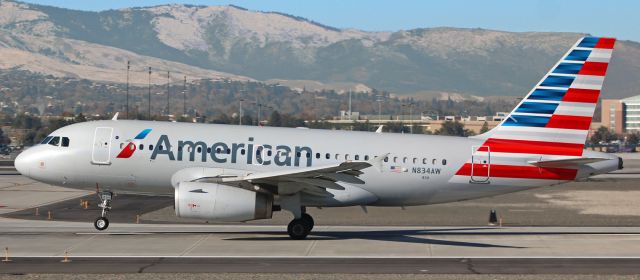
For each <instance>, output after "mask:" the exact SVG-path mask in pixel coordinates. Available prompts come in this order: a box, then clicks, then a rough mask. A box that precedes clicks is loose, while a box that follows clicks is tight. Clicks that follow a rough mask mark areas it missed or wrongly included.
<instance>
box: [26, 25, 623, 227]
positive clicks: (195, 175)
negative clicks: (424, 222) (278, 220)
mask: <svg viewBox="0 0 640 280" xmlns="http://www.w3.org/2000/svg"><path fill="white" fill-rule="evenodd" d="M614 44H615V39H613V38H600V37H583V38H581V39H580V40H578V42H577V43H576V44H575V45H574V46H573V47H572V48H571V49H570V50H569V51H568V52H567V53H566V54H565V55H564V56H563V57H562V58H561V59H560V61H558V62H557V63H556V64H555V65H554V66H553V67H552V68H551V70H550V71H549V72H548V73H547V74H546V75H545V76H544V77H543V78H542V79H541V80H540V82H538V83H537V85H536V86H535V87H534V88H533V89H532V90H531V91H530V92H529V93H528V94H527V95H526V97H525V98H523V99H522V100H521V101H520V102H519V103H518V105H517V106H516V107H515V108H514V109H513V111H512V112H511V113H510V114H509V115H508V116H507V117H506V118H505V119H504V120H503V121H502V122H501V123H500V124H499V125H498V126H496V127H495V128H493V129H492V130H490V131H488V132H486V133H484V134H481V135H477V136H472V137H453V136H437V135H416V134H394V133H379V132H380V131H378V133H373V132H357V131H329V130H316V129H298V128H278V127H258V126H236V125H216V124H197V123H172V122H156V121H140V120H118V119H117V114H116V117H114V118H113V119H112V120H101V121H90V122H83V123H76V124H72V125H69V126H66V127H63V128H60V129H58V130H56V131H54V132H53V133H51V135H49V136H47V137H46V138H44V139H43V140H42V142H41V143H40V144H38V145H35V146H33V147H31V148H29V149H27V150H25V151H24V152H22V153H21V154H20V155H19V156H18V157H17V158H16V159H15V167H16V168H17V170H18V171H19V172H20V173H21V174H23V175H24V176H27V177H29V178H32V179H34V180H37V181H40V182H44V183H47V184H52V185H59V186H64V187H69V188H77V189H85V190H93V189H94V188H97V191H98V192H99V199H100V204H99V207H100V208H101V209H102V213H101V215H100V217H98V218H97V219H96V220H95V221H94V227H95V228H96V229H97V230H105V229H107V227H108V226H109V220H108V219H107V214H108V212H109V211H111V210H112V208H111V202H112V199H113V192H117V193H136V194H149V195H173V196H174V201H175V205H174V206H175V214H176V215H177V216H178V217H185V218H198V219H202V220H207V221H224V222H242V221H250V220H256V219H269V218H271V217H272V213H273V212H274V211H279V210H286V211H288V212H291V214H292V215H293V220H292V221H291V222H290V223H289V224H288V226H287V233H288V235H289V236H290V237H291V238H292V239H304V238H306V237H307V235H309V233H310V232H311V230H312V229H313V227H314V220H313V218H312V217H311V216H310V215H309V214H308V213H306V208H307V207H345V206H362V207H366V206H396V207H397V206H401V207H404V206H412V205H427V204H436V203H446V202H454V201H461V200H469V199H475V198H481V197H487V196H495V195H499V194H505V193H511V192H516V191H523V190H528V189H531V188H538V187H543V186H551V185H556V184H561V183H565V182H569V181H573V180H576V179H583V178H587V177H590V176H593V175H597V174H603V173H608V172H611V171H614V170H618V169H621V168H622V167H623V162H622V159H621V158H619V157H617V156H615V155H611V154H606V153H601V152H595V151H590V150H586V149H584V143H585V141H586V139H587V134H588V132H589V127H590V125H591V119H592V117H593V114H594V110H595V107H596V103H597V101H598V97H599V94H600V90H601V89H602V84H603V81H604V77H605V73H606V70H607V67H608V63H609V61H610V59H611V54H612V51H613V47H614Z"/></svg>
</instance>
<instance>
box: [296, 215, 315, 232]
mask: <svg viewBox="0 0 640 280" xmlns="http://www.w3.org/2000/svg"><path fill="white" fill-rule="evenodd" d="M300 219H301V220H302V221H304V222H305V223H307V225H309V231H311V230H312V229H313V226H314V225H315V223H314V221H313V217H311V215H309V214H307V213H304V214H302V217H300Z"/></svg>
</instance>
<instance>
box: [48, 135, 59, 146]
mask: <svg viewBox="0 0 640 280" xmlns="http://www.w3.org/2000/svg"><path fill="white" fill-rule="evenodd" d="M59 144H60V136H56V137H53V138H52V139H51V141H49V145H51V146H58V145H59Z"/></svg>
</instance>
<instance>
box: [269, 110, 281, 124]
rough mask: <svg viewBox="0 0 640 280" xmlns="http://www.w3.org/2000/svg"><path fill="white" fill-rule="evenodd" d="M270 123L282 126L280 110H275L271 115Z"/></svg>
mask: <svg viewBox="0 0 640 280" xmlns="http://www.w3.org/2000/svg"><path fill="white" fill-rule="evenodd" d="M269 125H270V126H282V117H281V116H280V113H278V111H277V110H276V111H273V112H272V113H271V116H269Z"/></svg>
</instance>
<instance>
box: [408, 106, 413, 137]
mask: <svg viewBox="0 0 640 280" xmlns="http://www.w3.org/2000/svg"><path fill="white" fill-rule="evenodd" d="M409 125H410V126H409V133H410V134H413V102H411V103H409Z"/></svg>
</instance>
